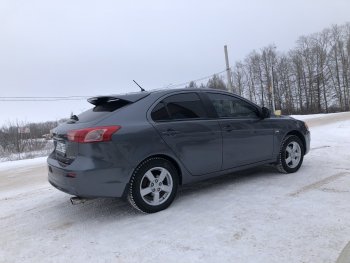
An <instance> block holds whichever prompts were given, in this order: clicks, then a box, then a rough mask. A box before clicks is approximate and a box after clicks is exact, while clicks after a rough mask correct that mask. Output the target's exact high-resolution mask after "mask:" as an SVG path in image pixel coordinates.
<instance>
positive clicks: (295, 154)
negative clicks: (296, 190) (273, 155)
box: [276, 135, 305, 173]
mask: <svg viewBox="0 0 350 263" xmlns="http://www.w3.org/2000/svg"><path fill="white" fill-rule="evenodd" d="M304 151H305V150H304V146H303V143H302V142H301V140H300V139H299V137H298V136H295V135H289V136H287V137H286V138H285V139H284V140H283V143H282V146H281V149H280V153H279V158H278V163H277V166H276V167H277V169H278V170H279V171H280V172H282V173H294V172H296V171H298V170H299V168H300V166H301V164H302V163H303V158H304Z"/></svg>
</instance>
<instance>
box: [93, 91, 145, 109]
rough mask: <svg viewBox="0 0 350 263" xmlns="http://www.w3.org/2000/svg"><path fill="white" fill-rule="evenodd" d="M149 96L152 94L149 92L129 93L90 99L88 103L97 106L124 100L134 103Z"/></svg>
mask: <svg viewBox="0 0 350 263" xmlns="http://www.w3.org/2000/svg"><path fill="white" fill-rule="evenodd" d="M149 94H150V93H149V92H145V91H144V92H137V93H128V94H123V95H111V96H97V97H92V98H89V99H88V100H87V101H88V102H89V103H91V104H93V105H95V106H97V105H101V104H104V103H108V102H112V101H118V100H123V101H126V102H131V103H132V102H136V101H138V100H140V99H143V98H144V97H147V96H148V95H149Z"/></svg>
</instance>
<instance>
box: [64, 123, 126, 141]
mask: <svg viewBox="0 0 350 263" xmlns="http://www.w3.org/2000/svg"><path fill="white" fill-rule="evenodd" d="M120 128H121V126H103V127H94V128H86V129H81V130H72V131H69V132H68V133H67V137H68V140H69V141H71V142H80V143H89V142H106V141H110V140H111V139H112V135H113V134H114V133H115V132H116V131H118V130H119V129H120Z"/></svg>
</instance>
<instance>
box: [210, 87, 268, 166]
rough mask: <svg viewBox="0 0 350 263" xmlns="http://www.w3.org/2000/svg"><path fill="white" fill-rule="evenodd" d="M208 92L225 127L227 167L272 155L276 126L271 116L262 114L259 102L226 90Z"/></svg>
mask: <svg viewBox="0 0 350 263" xmlns="http://www.w3.org/2000/svg"><path fill="white" fill-rule="evenodd" d="M207 95H208V97H209V99H210V101H211V102H212V104H213V106H214V108H215V111H216V113H217V116H218V119H219V123H220V126H221V130H222V137H223V165H222V169H223V170H225V169H230V168H234V167H239V166H242V165H247V164H253V163H257V162H261V161H265V160H269V159H271V158H272V156H273V145H274V129H273V128H272V126H271V123H270V121H269V119H261V118H260V117H259V114H258V110H257V107H256V106H255V105H253V104H251V103H249V102H247V101H245V100H242V99H241V98H238V97H235V96H230V95H226V94H220V93H209V92H208V93H207Z"/></svg>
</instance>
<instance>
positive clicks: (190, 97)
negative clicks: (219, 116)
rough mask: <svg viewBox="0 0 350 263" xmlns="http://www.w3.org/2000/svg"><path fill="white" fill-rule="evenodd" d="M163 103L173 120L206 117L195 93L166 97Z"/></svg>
mask: <svg viewBox="0 0 350 263" xmlns="http://www.w3.org/2000/svg"><path fill="white" fill-rule="evenodd" d="M164 102H165V103H166V107H167V109H168V111H169V114H170V116H171V118H172V119H173V120H183V119H198V118H205V117H207V114H206V111H205V109H204V106H203V104H202V101H201V100H200V98H199V96H198V95H197V94H196V93H182V94H177V95H172V96H169V97H167V98H166V99H165V100H164Z"/></svg>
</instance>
